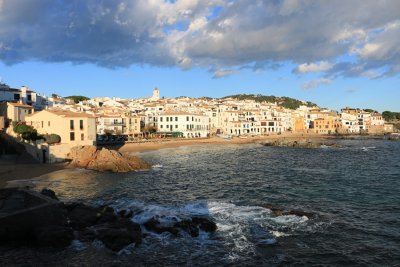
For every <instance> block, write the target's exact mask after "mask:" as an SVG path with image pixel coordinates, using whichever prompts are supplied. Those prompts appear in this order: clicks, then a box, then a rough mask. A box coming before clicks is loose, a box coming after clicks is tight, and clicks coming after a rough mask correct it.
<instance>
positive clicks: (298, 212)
mask: <svg viewBox="0 0 400 267" xmlns="http://www.w3.org/2000/svg"><path fill="white" fill-rule="evenodd" d="M282 215H296V216H300V217H303V216H306V217H307V218H309V219H311V218H313V217H315V213H312V212H306V211H301V210H288V211H284V212H283V213H282Z"/></svg>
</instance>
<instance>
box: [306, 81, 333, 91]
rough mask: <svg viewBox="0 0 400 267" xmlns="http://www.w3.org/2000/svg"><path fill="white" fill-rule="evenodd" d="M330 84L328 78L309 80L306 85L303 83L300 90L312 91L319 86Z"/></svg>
mask: <svg viewBox="0 0 400 267" xmlns="http://www.w3.org/2000/svg"><path fill="white" fill-rule="evenodd" d="M331 82H332V79H329V78H320V79H316V80H311V81H308V82H306V83H304V84H303V85H302V86H301V88H302V89H303V90H312V89H315V88H317V87H319V86H321V85H324V84H325V85H326V84H330V83H331Z"/></svg>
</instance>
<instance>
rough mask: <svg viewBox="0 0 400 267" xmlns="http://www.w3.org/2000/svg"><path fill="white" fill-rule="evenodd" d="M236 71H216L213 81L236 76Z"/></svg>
mask: <svg viewBox="0 0 400 267" xmlns="http://www.w3.org/2000/svg"><path fill="white" fill-rule="evenodd" d="M235 72H236V71H235V70H230V69H218V70H214V71H213V73H214V75H213V79H219V78H223V77H226V76H230V75H232V74H234V73H235Z"/></svg>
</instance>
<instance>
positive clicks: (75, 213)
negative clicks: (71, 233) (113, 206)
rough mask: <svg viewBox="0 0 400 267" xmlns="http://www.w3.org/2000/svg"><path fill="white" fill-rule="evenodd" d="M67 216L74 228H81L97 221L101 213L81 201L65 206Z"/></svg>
mask: <svg viewBox="0 0 400 267" xmlns="http://www.w3.org/2000/svg"><path fill="white" fill-rule="evenodd" d="M67 210H68V211H69V212H68V218H69V220H70V225H71V226H72V228H74V229H83V228H86V227H89V226H92V225H95V224H96V223H97V220H98V219H99V218H100V216H101V213H100V211H99V209H96V208H93V207H90V206H87V205H84V204H82V203H74V204H72V205H68V206H67Z"/></svg>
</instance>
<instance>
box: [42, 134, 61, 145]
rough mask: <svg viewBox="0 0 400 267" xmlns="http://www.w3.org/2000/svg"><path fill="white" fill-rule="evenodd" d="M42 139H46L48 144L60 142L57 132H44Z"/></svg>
mask: <svg viewBox="0 0 400 267" xmlns="http://www.w3.org/2000/svg"><path fill="white" fill-rule="evenodd" d="M44 140H45V141H46V143H48V144H49V145H52V144H58V143H60V142H61V137H60V136H59V135H58V134H46V135H45V136H44Z"/></svg>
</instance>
